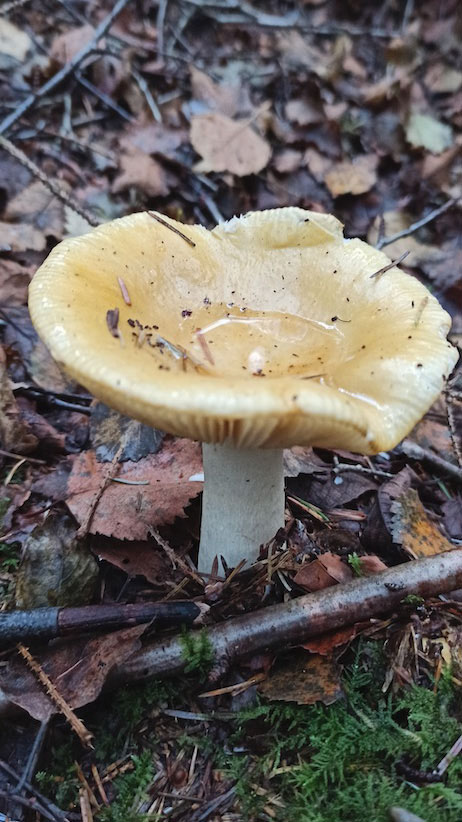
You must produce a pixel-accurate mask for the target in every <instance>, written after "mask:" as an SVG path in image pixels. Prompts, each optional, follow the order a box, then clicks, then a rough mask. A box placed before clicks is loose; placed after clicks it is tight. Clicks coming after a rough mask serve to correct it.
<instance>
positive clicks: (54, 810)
mask: <svg viewBox="0 0 462 822" xmlns="http://www.w3.org/2000/svg"><path fill="white" fill-rule="evenodd" d="M0 769H1V770H2V771H3V772H4V773H6V774H7V775H8V776H9V777H11V779H14V780H15V782H17V781H18V780H19V779H20V775H19V773H17V772H16V771H15V770H14V768H12V767H11V765H8V764H7V763H6V762H4V761H3V759H0ZM24 787H25V789H26V790H27V791H29V793H31V794H32V796H35V797H36V798H37V799H38V800H39V801H40V803H41V804H42V805H43V806H44V807H45V808H47V809H48V812H49V813H50V815H51V816H52V817H53V818H54V819H56V820H60V822H61V820H65V819H67V817H66V814H65V813H64V811H62V810H61V808H58V807H57V805H54V804H53V802H51V801H50V800H49V799H48V798H47V797H46V796H44V795H43V794H42V793H40V791H39V790H37V788H36V787H35V785H32V784H31V783H30V782H29V781H28V780H26V781H25V782H24Z"/></svg>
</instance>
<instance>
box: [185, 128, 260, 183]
mask: <svg viewBox="0 0 462 822" xmlns="http://www.w3.org/2000/svg"><path fill="white" fill-rule="evenodd" d="M190 139H191V143H192V145H193V148H194V149H195V151H197V153H198V154H200V155H201V157H202V158H203V159H202V160H201V161H200V162H199V163H197V164H196V166H195V168H194V170H195V171H197V172H209V171H229V172H231V174H236V175H237V176H238V177H244V176H245V175H247V174H258V172H259V171H261V170H262V169H263V168H265V166H266V165H267V163H268V161H269V158H270V157H271V148H270V146H269V144H268V143H267V141H266V140H264V139H263V137H260V136H259V135H258V134H257V133H256V131H254V130H253V128H252V126H251V125H250V124H249V122H248V121H247V120H242V121H239V120H231V119H230V118H229V117H226V116H225V115H224V114H198V115H196V116H195V117H192V118H191V132H190Z"/></svg>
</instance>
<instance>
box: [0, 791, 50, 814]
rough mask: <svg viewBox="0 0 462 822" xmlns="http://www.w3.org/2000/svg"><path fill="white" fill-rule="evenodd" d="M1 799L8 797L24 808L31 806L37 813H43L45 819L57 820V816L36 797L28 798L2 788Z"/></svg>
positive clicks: (7, 798)
mask: <svg viewBox="0 0 462 822" xmlns="http://www.w3.org/2000/svg"><path fill="white" fill-rule="evenodd" d="M0 799H6V800H9V801H10V802H12V803H14V802H16V803H17V804H18V805H23V807H24V808H29V809H30V810H31V811H35V812H36V813H40V814H42V816H44V817H45V819H49V820H50V822H56V817H54V816H53V815H52V814H51V813H50V812H49V811H48V810H47V808H46V807H45V806H44V805H42V803H41V802H38V801H37V800H35V799H26V797H25V796H21V795H20V794H16V793H9V791H1V790H0Z"/></svg>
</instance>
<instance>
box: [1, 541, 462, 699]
mask: <svg viewBox="0 0 462 822" xmlns="http://www.w3.org/2000/svg"><path fill="white" fill-rule="evenodd" d="M461 585H462V549H460V548H459V549H455V550H454V551H448V552H447V553H445V554H438V555H437V556H433V557H427V558H425V559H418V560H413V561H411V562H405V563H403V564H401V565H397V566H396V567H395V568H391V569H389V570H388V571H384V572H383V573H380V574H374V576H371V577H361V578H359V579H356V580H353V581H352V582H348V583H345V584H343V585H335V586H333V587H332V588H326V589H325V590H323V591H317V592H316V593H314V594H306V595H304V596H301V597H298V598H297V599H293V600H290V601H289V602H285V603H283V604H280V605H272V606H269V607H268V608H261V609H259V610H258V611H254V612H252V613H249V614H246V615H245V616H241V617H237V618H236V619H230V620H228V621H227V622H223V623H221V624H220V625H215V626H213V627H211V628H203V629H202V631H203V632H205V635H206V637H207V640H208V643H209V647H210V648H211V650H212V652H213V656H214V659H215V662H216V663H217V664H220V662H222V661H223V660H233V659H236V658H238V657H241V656H245V655H247V654H255V653H261V652H263V651H267V650H273V651H275V650H278V649H280V648H287V647H288V646H290V645H297V644H300V643H301V642H305V641H306V640H307V639H309V638H310V637H314V636H320V635H322V634H325V633H326V632H327V631H332V630H335V629H337V628H340V627H344V626H346V625H353V624H354V623H355V622H359V621H361V622H363V621H364V620H367V619H370V618H372V617H379V616H381V615H383V614H391V613H393V611H394V610H395V609H396V608H399V607H400V604H401V602H402V601H403V600H404V599H405V598H406V597H407V596H409V595H411V594H412V595H415V596H421V597H423V598H426V597H430V596H436V595H437V594H442V593H447V592H448V591H453V590H455V589H456V588H460V587H461ZM193 635H194V634H193ZM186 664H187V660H186V659H185V656H184V646H183V642H182V641H181V639H180V638H178V637H173V638H171V639H167V640H166V639H164V640H163V641H158V642H155V643H153V644H152V645H150V646H147V647H145V648H143V649H142V650H141V651H139V652H137V653H135V654H133V656H132V657H130V659H129V660H127V661H126V662H124V663H123V664H122V665H121V666H120V667H119V668H117V671H116V672H115V673H114V674H111V675H110V677H109V683H110V685H111V687H114V686H118V685H121V684H123V683H125V682H127V681H130V680H139V679H143V678H145V677H152V676H154V677H156V676H174V675H178V674H180V673H182V672H183V671H184V668H185V666H186ZM0 707H1V706H0Z"/></svg>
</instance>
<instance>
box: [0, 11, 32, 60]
mask: <svg viewBox="0 0 462 822" xmlns="http://www.w3.org/2000/svg"><path fill="white" fill-rule="evenodd" d="M31 45H32V41H31V39H30V37H29V35H28V34H27V33H26V32H25V31H24V29H19V28H18V27H17V26H15V25H13V23H10V22H9V20H7V19H6V18H5V17H0V55H3V54H4V55H6V56H7V57H13V58H14V59H15V60H17V61H18V62H22V61H23V60H24V59H25V57H26V55H27V52H28V51H29V49H30V47H31ZM0 64H1V61H0Z"/></svg>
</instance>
